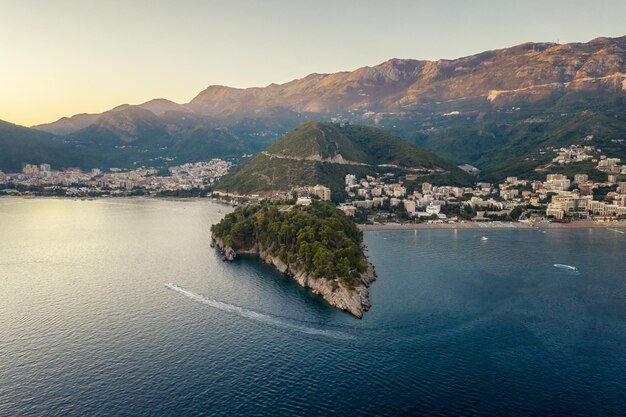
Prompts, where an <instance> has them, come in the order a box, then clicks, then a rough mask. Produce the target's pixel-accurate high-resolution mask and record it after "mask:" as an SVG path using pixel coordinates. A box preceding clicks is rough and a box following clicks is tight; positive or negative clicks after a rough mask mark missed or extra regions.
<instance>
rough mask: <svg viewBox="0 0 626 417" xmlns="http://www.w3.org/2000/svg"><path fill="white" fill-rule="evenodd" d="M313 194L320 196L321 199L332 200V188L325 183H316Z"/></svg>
mask: <svg viewBox="0 0 626 417" xmlns="http://www.w3.org/2000/svg"><path fill="white" fill-rule="evenodd" d="M313 194H314V195H316V196H318V197H319V198H320V200H323V201H330V188H328V187H324V186H323V185H319V184H318V185H316V186H315V187H313Z"/></svg>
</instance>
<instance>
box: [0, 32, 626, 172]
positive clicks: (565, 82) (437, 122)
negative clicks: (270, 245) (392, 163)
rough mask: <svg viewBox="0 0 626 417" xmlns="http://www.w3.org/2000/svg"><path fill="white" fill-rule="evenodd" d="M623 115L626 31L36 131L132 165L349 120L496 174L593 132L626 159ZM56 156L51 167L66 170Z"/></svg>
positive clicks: (214, 95)
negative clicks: (314, 124) (304, 124)
mask: <svg viewBox="0 0 626 417" xmlns="http://www.w3.org/2000/svg"><path fill="white" fill-rule="evenodd" d="M625 108H626V36H623V37H619V38H597V39H594V40H592V41H590V42H588V43H570V44H554V43H525V44H522V45H518V46H515V47H511V48H505V49H500V50H494V51H487V52H483V53H480V54H476V55H472V56H469V57H464V58H459V59H452V60H438V61H423V60H410V59H391V60H389V61H386V62H384V63H382V64H380V65H377V66H373V67H363V68H360V69H357V70H355V71H351V72H338V73H333V74H310V75H308V76H306V77H304V78H302V79H297V80H293V81H290V82H288V83H285V84H271V85H269V86H266V87H262V88H247V89H237V88H230V87H225V86H210V87H208V88H206V89H205V90H203V91H201V92H200V93H199V94H198V95H197V96H196V97H194V98H193V99H192V100H191V101H190V102H189V103H184V104H178V103H174V102H172V101H169V100H165V99H155V100H151V101H148V102H146V103H143V104H140V105H121V106H118V107H116V108H114V109H112V110H109V111H107V112H105V113H102V114H79V115H75V116H71V117H64V118H62V119H60V120H58V121H56V122H53V123H49V124H45V125H39V126H34V128H33V129H31V133H32V136H33V137H39V138H42V137H43V136H37V135H40V133H39V132H46V133H48V134H50V135H49V136H45V137H46V138H47V140H48V141H52V142H55V143H56V144H60V145H61V146H62V147H63V148H64V149H67V150H68V151H72V152H79V153H81V152H85V153H91V154H92V155H95V158H96V160H94V161H92V162H94V163H96V164H97V165H98V166H102V167H106V166H136V165H159V164H168V163H177V162H182V161H188V160H194V159H203V158H204V159H206V158H208V157H214V156H219V157H227V158H236V157H239V156H241V155H242V154H244V153H253V152H258V151H259V150H261V149H263V148H264V147H266V146H267V145H269V144H270V143H272V142H273V141H274V140H276V139H277V138H279V137H281V136H283V135H284V134H285V133H287V132H288V131H290V130H291V129H293V128H295V127H296V126H297V125H299V124H300V123H301V122H303V121H306V120H319V121H331V120H332V121H348V122H350V123H353V124H354V123H358V124H368V125H373V126H377V127H380V128H383V129H385V130H387V131H389V132H391V133H393V134H395V135H397V136H399V137H401V138H403V139H405V140H407V141H410V142H413V143H415V144H418V145H420V146H423V147H425V148H427V149H430V150H432V151H435V152H437V153H438V154H439V155H441V156H445V157H447V158H450V159H452V160H453V161H455V162H456V163H459V164H460V163H469V164H472V165H475V166H477V167H478V168H479V169H481V171H482V176H483V177H485V178H499V177H502V176H506V175H509V174H529V175H530V174H532V172H533V169H534V167H535V166H536V165H537V164H539V163H541V162H542V161H541V159H542V156H541V155H544V154H542V153H541V149H543V148H545V147H546V146H563V145H567V144H570V143H577V142H579V141H582V140H583V139H584V138H588V137H589V136H592V138H593V139H592V140H593V141H595V143H596V144H597V145H598V147H600V146H601V147H603V149H605V150H606V151H607V152H608V154H609V156H617V157H626V145H625V144H624V142H623V141H622V142H620V141H619V140H617V141H616V139H623V138H624V137H625V136H626V116H625V112H624V109H625ZM36 131H39V132H37V133H36ZM24 134H25V133H24V131H22V132H21V133H20V135H21V136H20V137H23V135H24ZM5 142H6V139H5ZM33 146H35V145H33ZM50 146H52V145H50ZM42 152H43V153H44V154H45V150H41V151H37V152H35V153H39V154H41V153H42ZM55 155H56V154H54V153H51V154H50V158H51V159H52V160H51V161H49V162H51V163H53V164H54V165H59V166H64V165H66V164H67V158H66V159H64V158H57V157H56V156H55ZM15 157H16V158H18V160H17V162H12V164H13V165H15V164H16V163H17V164H20V163H22V162H30V161H31V159H29V158H30V156H29V153H28V152H25V153H21V154H17V155H15ZM19 158H22V159H21V160H19ZM69 160H70V161H71V158H70V159H69ZM89 160H90V161H91V159H89ZM90 163H91V162H90ZM6 167H7V165H1V166H0V169H6Z"/></svg>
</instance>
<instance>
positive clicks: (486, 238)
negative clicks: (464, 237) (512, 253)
mask: <svg viewBox="0 0 626 417" xmlns="http://www.w3.org/2000/svg"><path fill="white" fill-rule="evenodd" d="M480 240H489V238H488V237H487V236H483V237H481V238H480Z"/></svg>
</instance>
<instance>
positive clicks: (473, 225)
mask: <svg viewBox="0 0 626 417" xmlns="http://www.w3.org/2000/svg"><path fill="white" fill-rule="evenodd" d="M588 228H605V229H616V230H618V231H626V221H621V222H594V221H587V220H585V221H576V222H571V223H534V224H531V223H514V222H465V223H404V224H398V223H387V224H360V225H359V229H360V230H362V231H364V232H372V231H391V230H420V229H423V230H428V229H490V230H493V229H509V230H510V229H520V230H532V229H588Z"/></svg>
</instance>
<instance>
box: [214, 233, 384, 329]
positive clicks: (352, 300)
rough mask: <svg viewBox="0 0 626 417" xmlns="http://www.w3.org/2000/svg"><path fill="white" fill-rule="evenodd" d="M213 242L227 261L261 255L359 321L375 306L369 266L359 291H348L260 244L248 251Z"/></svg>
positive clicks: (369, 264)
mask: <svg viewBox="0 0 626 417" xmlns="http://www.w3.org/2000/svg"><path fill="white" fill-rule="evenodd" d="M212 239H213V242H214V243H215V245H216V246H217V247H218V248H219V250H220V252H221V253H222V256H223V259H224V260H225V261H234V260H235V259H236V257H237V255H240V254H253V255H258V256H259V258H261V260H262V261H263V262H265V263H267V264H269V265H273V266H274V267H275V268H276V269H277V270H278V271H280V272H282V273H284V274H287V275H289V276H290V277H292V278H293V279H295V280H296V282H297V283H298V284H300V285H301V286H302V287H304V288H310V289H311V291H312V292H313V293H314V294H317V295H320V296H322V298H324V300H326V301H327V302H328V304H330V305H332V306H333V307H336V308H338V309H340V310H343V311H347V312H348V313H350V314H352V315H353V316H355V317H357V318H359V319H360V318H362V317H363V314H364V313H365V312H366V311H368V310H369V309H370V307H371V306H372V305H371V303H370V299H369V286H370V284H371V283H372V282H374V281H375V280H376V271H375V270H374V266H373V265H372V264H371V263H369V262H368V263H367V270H366V271H365V272H364V273H363V274H361V277H360V283H359V285H358V286H357V287H356V288H348V287H346V286H344V285H343V284H341V283H339V282H337V281H330V280H327V279H325V278H317V277H314V276H312V275H311V274H307V273H306V272H304V271H302V270H299V269H298V268H297V267H295V266H294V265H288V264H286V263H285V262H283V261H282V260H281V259H280V258H278V257H277V256H273V255H271V254H270V253H269V252H268V251H267V250H265V249H264V248H263V247H262V246H261V245H260V244H258V243H256V244H254V246H253V247H251V248H248V249H239V250H234V249H233V248H232V247H230V246H226V245H225V244H224V241H223V240H222V239H220V238H219V237H217V236H215V235H213V236H212Z"/></svg>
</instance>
